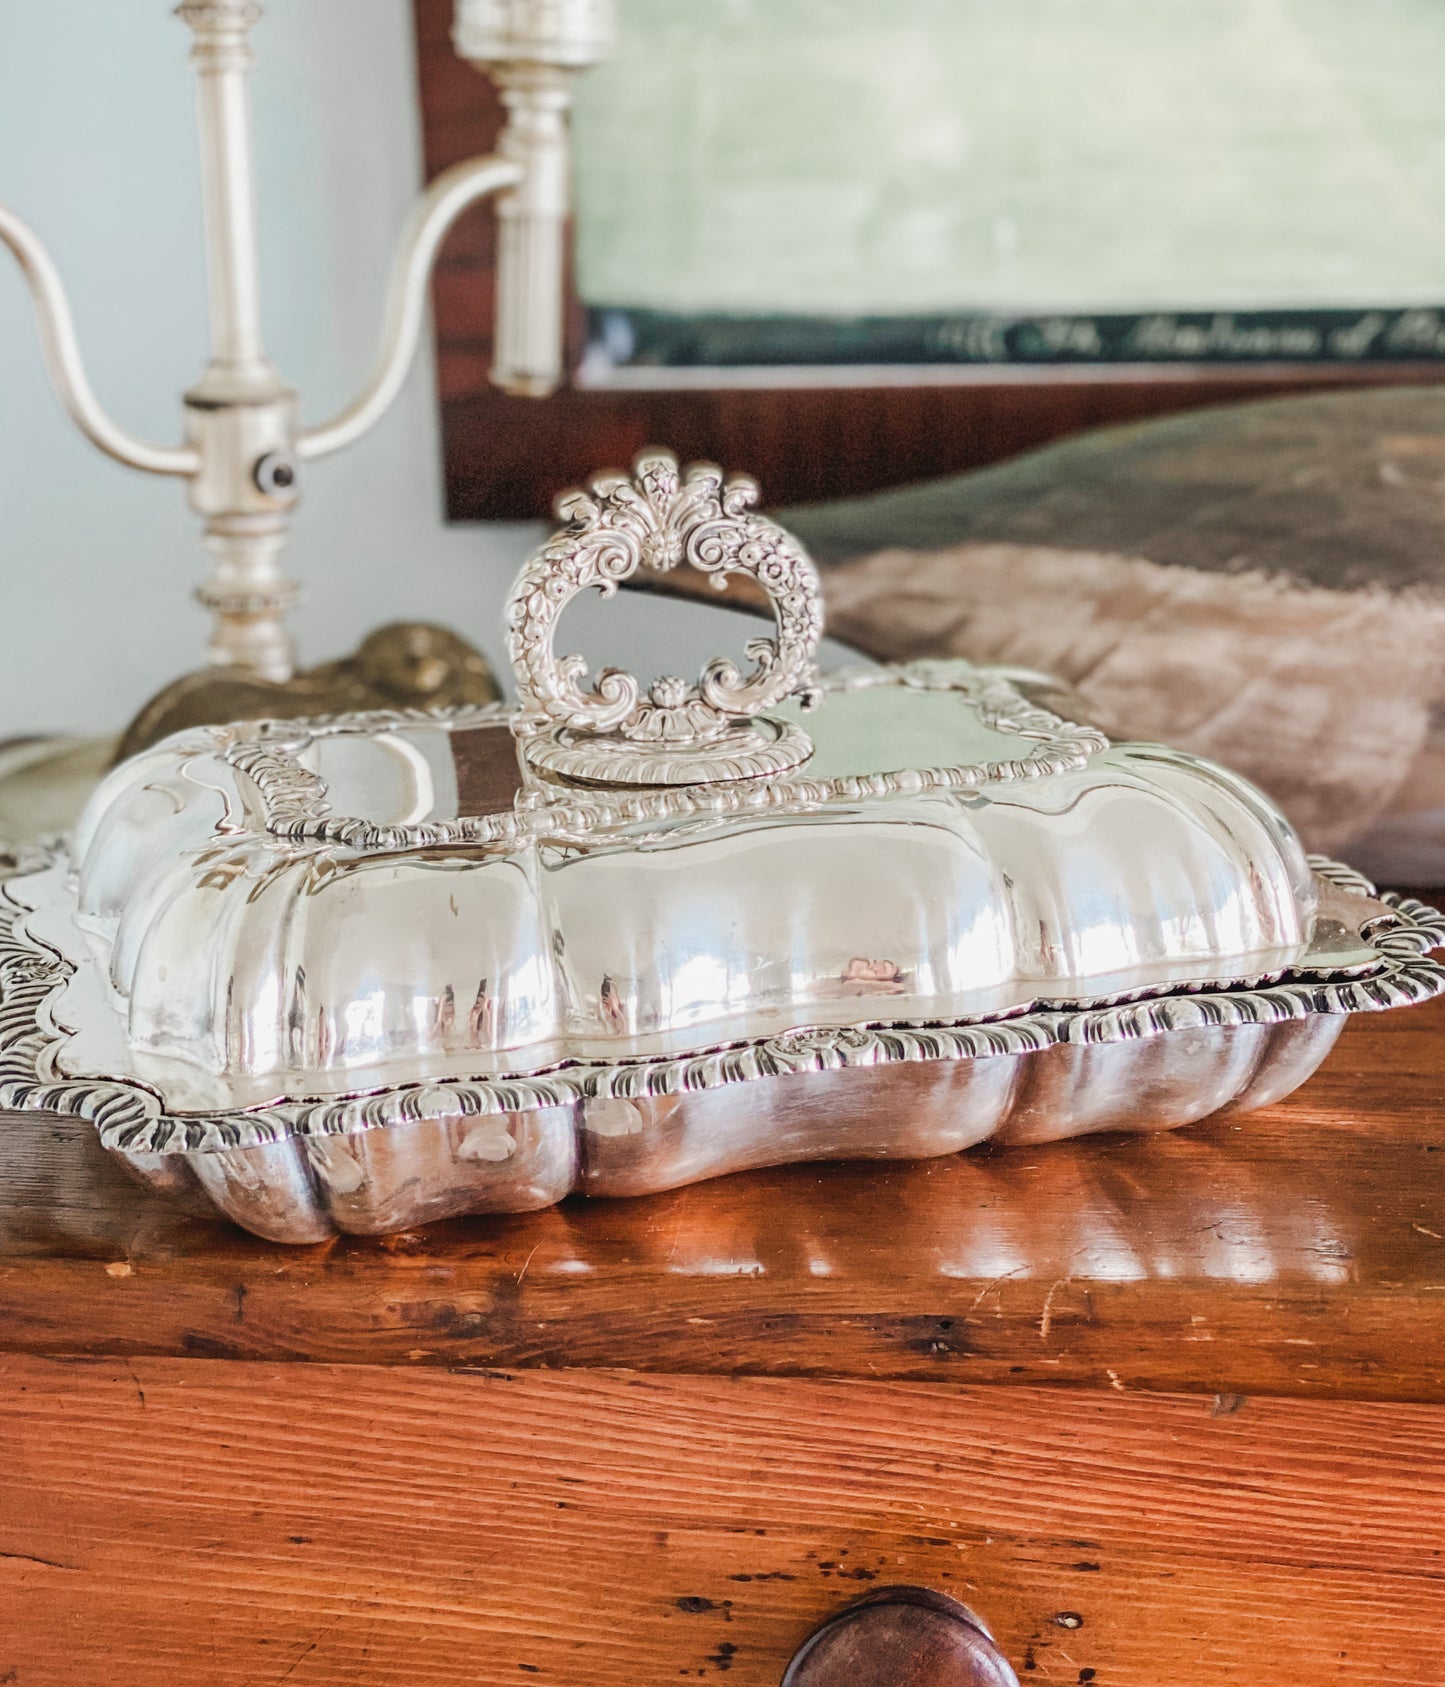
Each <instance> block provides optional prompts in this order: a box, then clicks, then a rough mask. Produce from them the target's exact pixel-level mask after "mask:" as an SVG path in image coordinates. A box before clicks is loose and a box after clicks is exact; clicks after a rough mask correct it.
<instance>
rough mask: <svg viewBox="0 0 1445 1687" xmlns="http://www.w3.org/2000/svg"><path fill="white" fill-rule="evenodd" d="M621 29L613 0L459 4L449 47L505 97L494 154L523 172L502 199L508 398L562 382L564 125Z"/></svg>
mask: <svg viewBox="0 0 1445 1687" xmlns="http://www.w3.org/2000/svg"><path fill="white" fill-rule="evenodd" d="M616 30H617V17H616V7H615V4H614V0H457V6H456V23H455V26H454V28H453V30H452V42H453V45H454V46H455V47H456V50H457V52H458V54H460V56H461V57H462V58H464V59H467V60H468V61H469V62H470V63H472V64H473V65H475V66H476V67H477V69H478V70H482V71H485V72H486V74H487V75H488V76H490V77H491V79H492V80H493V82H495V83H496V85H497V87H498V89H499V90H500V92H501V96H502V104H503V106H504V108H505V110H506V113H507V121H506V125H505V127H504V128H503V130H502V134H501V138H500V139H499V140H498V142H497V150H498V152H499V153H500V155H501V156H502V157H503V158H505V159H507V160H508V161H509V162H510V163H512V164H513V165H515V166H516V167H517V170H518V179H517V182H516V184H515V185H514V186H513V187H511V188H510V189H509V190H508V191H507V192H506V193H504V194H503V195H502V197H501V198H500V199H499V200H498V202H497V217H498V246H497V334H496V344H495V351H494V356H493V363H492V379H493V381H495V382H496V384H497V385H498V386H499V387H501V388H502V389H503V391H505V392H511V393H517V394H520V395H521V396H523V397H527V398H545V397H546V396H547V394H548V393H550V392H552V391H554V390H555V389H556V387H557V386H558V385H559V384H560V382H561V380H562V376H563V373H564V369H563V318H564V312H565V307H564V302H563V298H564V294H563V276H564V273H565V266H566V242H567V221H568V218H569V216H570V215H571V210H572V161H571V155H570V143H569V138H568V125H567V119H568V116H569V113H570V111H571V107H572V94H573V84H574V83H575V81H576V79H577V76H578V74H579V73H580V72H582V71H584V70H587V69H589V68H590V67H591V66H592V65H595V64H597V63H599V62H600V61H601V60H602V59H605V58H606V57H607V56H608V54H609V53H610V52H611V50H612V43H613V39H614V36H615V34H616Z"/></svg>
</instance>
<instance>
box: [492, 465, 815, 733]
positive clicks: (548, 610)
mask: <svg viewBox="0 0 1445 1687" xmlns="http://www.w3.org/2000/svg"><path fill="white" fill-rule="evenodd" d="M757 499H758V488H757V486H756V484H755V483H754V482H753V481H751V480H749V479H747V478H746V477H745V476H737V477H735V478H733V479H731V480H727V481H725V480H724V479H723V475H722V471H721V470H720V469H718V468H715V467H714V466H713V465H712V464H710V463H702V464H692V465H691V466H689V468H688V469H687V470H686V472H685V473H679V471H678V466H677V459H676V458H675V457H673V456H671V455H669V454H668V453H667V452H663V451H654V452H647V453H645V454H644V455H643V456H641V457H639V458H638V459H637V462H636V464H635V466H634V471H633V475H632V478H631V479H629V478H627V477H626V476H624V475H599V476H598V477H597V478H596V479H594V480H593V481H592V483H591V487H590V489H589V491H588V492H571V493H567V494H565V495H564V496H563V497H562V498H560V499H559V500H558V504H557V511H558V514H559V515H560V516H562V517H563V518H564V519H565V520H566V522H567V526H566V527H565V528H564V529H563V530H562V531H561V532H560V533H558V534H556V535H555V536H554V537H553V538H552V539H550V540H549V541H548V542H547V543H546V544H545V545H544V546H543V547H542V548H541V549H540V550H539V551H537V552H535V553H534V554H533V556H532V557H531V558H530V560H529V561H528V562H527V564H526V566H525V567H524V568H523V570H522V572H521V574H520V575H519V576H518V578H517V583H516V585H515V586H514V587H513V589H512V596H511V600H510V602H509V604H508V606H507V650H508V654H509V655H510V657H511V659H512V666H513V669H514V670H515V673H516V682H517V693H518V698H519V700H520V703H521V713H520V715H519V718H518V723H517V724H518V730H519V731H520V732H522V733H523V734H535V733H537V732H539V731H541V730H542V729H543V728H544V727H547V726H551V727H553V728H554V729H556V728H562V727H566V728H570V729H572V730H573V731H575V732H580V733H587V734H600V733H615V734H620V736H621V737H623V738H625V739H628V740H631V741H633V742H635V743H638V744H639V745H644V744H645V745H656V746H663V745H668V746H677V747H685V746H688V745H705V744H708V743H710V742H712V741H714V740H716V739H718V738H720V737H721V736H722V735H723V734H725V733H726V732H728V731H729V729H730V728H731V727H732V726H733V725H734V723H735V722H738V721H745V720H749V719H751V718H753V717H754V716H757V715H759V714H761V713H762V712H763V711H764V710H765V709H768V708H771V707H773V706H774V705H776V704H778V703H781V702H782V701H783V700H784V699H785V698H787V697H791V696H794V695H796V694H800V693H801V694H802V695H803V696H804V697H805V698H808V697H810V696H811V694H812V693H813V691H814V689H815V687H816V685H817V679H818V675H817V668H816V666H815V663H814V655H815V653H816V651H817V646H818V640H819V639H820V638H821V637H822V633H823V611H822V599H821V593H820V590H819V585H818V575H817V571H816V570H815V569H814V567H813V564H812V563H811V562H810V561H809V559H808V557H807V555H806V553H805V552H804V550H803V548H802V547H801V546H800V545H799V544H798V542H797V540H796V539H794V538H792V536H791V535H790V534H788V533H785V532H784V531H783V529H782V528H781V527H779V526H778V525H777V523H776V522H772V521H769V520H768V519H767V518H766V517H765V516H760V515H758V514H756V513H755V512H754V510H753V505H754V504H756V502H757ZM680 562H689V563H691V564H692V566H693V567H694V568H697V569H700V570H701V571H702V572H703V573H704V574H709V575H711V576H712V580H713V584H714V585H715V586H716V587H718V589H719V590H721V589H722V586H723V583H724V580H725V579H726V577H727V576H728V575H729V574H746V575H749V576H750V577H751V578H752V579H754V580H756V581H757V582H758V584H759V585H760V586H761V587H762V588H763V590H764V591H765V592H766V593H767V594H768V597H769V598H770V599H771V600H772V605H773V612H774V614H775V616H776V617H777V638H776V640H773V639H753V640H752V641H751V642H750V643H749V644H748V646H747V654H748V656H749V657H750V658H751V659H752V661H753V662H754V663H755V666H754V668H753V669H752V671H751V672H750V673H748V674H747V675H742V674H740V673H739V672H738V669H737V665H736V664H735V663H734V662H731V661H729V660H727V659H726V658H725V657H718V658H716V659H714V660H713V661H711V662H709V663H708V664H707V666H706V667H705V668H704V669H703V672H702V675H701V676H700V678H699V680H698V682H697V684H696V685H692V686H689V685H687V684H686V683H685V682H684V681H683V680H680V679H676V678H672V677H668V678H664V679H659V680H657V681H655V682H654V683H653V685H652V686H651V688H650V690H649V692H648V695H647V697H646V698H645V699H644V698H642V696H641V688H640V687H639V685H638V683H637V680H636V679H635V678H634V677H633V676H632V675H631V674H629V673H626V672H624V671H623V670H621V669H619V668H604V669H603V670H602V671H601V672H600V673H599V674H598V676H597V682H596V685H595V687H594V688H593V689H592V690H590V691H589V690H584V689H583V684H584V682H585V681H586V678H587V664H586V661H585V660H584V658H583V657H581V656H562V657H558V656H557V655H556V654H555V652H554V650H553V648H552V641H553V637H554V635H555V633H556V629H557V621H558V618H559V617H560V615H561V613H562V611H563V609H565V608H566V606H567V604H568V603H570V602H571V600H572V599H573V598H574V597H575V596H576V595H577V593H578V592H580V591H583V590H584V589H585V588H587V587H588V586H595V587H597V588H598V590H599V591H601V592H602V593H603V595H604V596H607V597H610V596H611V595H612V594H613V593H614V592H615V591H616V590H617V586H618V584H619V582H620V581H623V580H626V579H629V578H630V577H631V576H632V575H633V574H635V573H636V572H637V571H638V569H640V568H648V569H652V570H653V571H654V572H656V573H659V574H661V573H665V572H666V571H667V570H668V569H670V568H675V567H676V566H677V564H678V563H680Z"/></svg>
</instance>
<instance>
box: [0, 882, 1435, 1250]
mask: <svg viewBox="0 0 1445 1687" xmlns="http://www.w3.org/2000/svg"><path fill="white" fill-rule="evenodd" d="M1311 866H1312V868H1313V869H1314V872H1315V874H1316V878H1317V881H1318V885H1319V894H1320V900H1321V905H1322V907H1325V908H1328V910H1329V914H1330V918H1328V919H1327V920H1326V921H1325V922H1323V923H1324V924H1325V925H1326V926H1327V927H1328V928H1329V930H1328V933H1327V934H1326V936H1325V937H1324V938H1323V940H1322V942H1321V943H1320V944H1319V945H1318V946H1317V952H1316V953H1314V954H1310V953H1307V954H1306V955H1305V956H1304V957H1302V964H1301V966H1300V967H1299V968H1298V969H1297V970H1296V971H1295V972H1294V973H1292V974H1290V975H1287V976H1285V977H1282V978H1279V979H1276V980H1273V981H1266V982H1262V983H1257V984H1254V985H1253V986H1249V987H1239V988H1207V989H1186V990H1182V991H1177V992H1174V993H1166V994H1155V995H1147V996H1144V997H1142V998H1141V999H1133V1000H1126V1001H1116V1002H1112V1003H1099V1004H1094V1005H1075V1006H1069V1007H1059V1008H1049V1007H1047V1006H1041V1007H1037V1008H1035V1009H1033V1010H1031V1011H1026V1012H1019V1013H1014V1014H1011V1015H1009V1016H1007V1017H1004V1018H998V1019H993V1020H986V1021H983V1022H978V1023H966V1022H958V1023H954V1024H947V1025H945V1024H939V1023H931V1024H920V1023H913V1024H897V1023H895V1024H888V1023H874V1024H868V1025H850V1026H841V1027H839V1026H833V1027H803V1028H798V1029H794V1030H792V1031H789V1032H786V1033H784V1034H782V1035H780V1036H777V1037H773V1038H770V1039H759V1040H754V1041H752V1042H739V1043H732V1044H728V1045H724V1046H721V1047H714V1048H708V1049H700V1050H695V1051H693V1052H691V1053H689V1054H687V1055H683V1056H677V1057H673V1058H670V1059H666V1060H654V1061H637V1062H634V1063H627V1064H620V1065H619V1064H613V1065H599V1066H595V1067H588V1066H586V1065H584V1064H581V1063H577V1062H571V1063H567V1064H565V1065H564V1066H562V1067H560V1068H558V1069H556V1070H554V1071H551V1072H547V1073H532V1074H529V1075H526V1076H525V1077H523V1076H519V1077H517V1078H515V1079H513V1080H511V1081H507V1080H499V1079H495V1078H493V1079H489V1080H486V1081H484V1082H476V1083H472V1084H464V1083H449V1084H443V1085H432V1086H427V1087H419V1086H412V1087H411V1088H409V1089H403V1090H390V1091H384V1092H374V1093H371V1094H359V1095H339V1096H332V1097H328V1098H327V1099H325V1100H324V1101H322V1100H317V1101H313V1102H298V1101H291V1102H288V1103H286V1104H285V1105H280V1106H272V1107H263V1108H258V1109H255V1110H252V1111H249V1112H247V1113H245V1114H233V1115H230V1116H228V1117H226V1118H216V1117H202V1116H190V1117H172V1118H171V1119H170V1121H169V1122H168V1128H167V1129H166V1130H165V1131H163V1132H161V1133H160V1138H161V1140H164V1141H165V1144H166V1147H165V1149H164V1150H163V1151H157V1150H156V1149H155V1148H153V1147H152V1146H150V1145H151V1144H152V1143H153V1142H154V1141H156V1140H157V1135H158V1133H157V1116H156V1113H155V1110H154V1106H153V1098H148V1097H146V1096H144V1094H143V1092H141V1091H139V1090H138V1088H137V1086H135V1085H134V1084H122V1083H115V1082H108V1081H105V1080H101V1079H84V1078H67V1077H64V1076H62V1075H61V1073H60V1071H59V1067H58V1062H57V1054H58V1051H59V1049H60V1048H61V1045H62V1044H63V1042H64V1040H65V1039H64V1033H63V1032H62V1031H60V1030H59V1029H57V1027H56V1026H55V1024H54V1021H53V1019H52V1018H51V1016H50V1014H49V1011H48V1004H50V1003H51V1002H52V1001H53V999H54V998H55V997H56V996H57V994H58V992H60V991H61V990H62V989H63V987H64V984H65V982H66V980H67V977H68V976H69V974H70V971H71V969H70V967H69V964H68V963H67V962H65V961H64V960H63V959H61V958H60V957H58V956H57V955H56V954H55V953H54V952H53V951H50V950H48V949H46V948H45V947H44V945H43V944H41V943H40V942H39V941H38V940H36V939H35V938H33V937H32V936H30V935H29V934H28V932H27V931H26V928H25V923H24V920H23V917H20V914H19V910H18V909H17V907H16V906H15V904H14V903H10V904H8V907H7V905H6V904H5V902H4V901H3V899H0V1108H40V1109H44V1110H46V1111H52V1112H57V1113H66V1114H79V1115H81V1116H84V1117H87V1118H90V1119H92V1120H93V1121H94V1122H95V1123H96V1125H97V1126H98V1128H99V1131H100V1137H101V1141H102V1143H103V1144H104V1145H105V1146H106V1147H107V1148H108V1149H109V1150H110V1151H111V1152H112V1153H113V1154H115V1155H116V1157H117V1158H118V1159H119V1160H120V1161H121V1162H122V1163H123V1164H124V1165H125V1166H126V1167H127V1168H128V1169H129V1170H130V1171H131V1172H132V1173H133V1174H134V1175H135V1176H137V1177H138V1178H139V1179H140V1180H141V1181H143V1182H144V1183H146V1184H147V1185H149V1186H150V1187H152V1188H153V1189H155V1190H156V1191H157V1192H159V1193H162V1194H166V1195H172V1196H174V1195H180V1194H190V1195H191V1196H193V1197H194V1196H195V1195H196V1194H197V1193H198V1192H199V1193H203V1194H204V1195H205V1196H206V1197H208V1198H209V1200H210V1201H211V1202H212V1203H213V1204H214V1205H215V1206H216V1207H217V1208H218V1209H219V1210H220V1211H221V1212H223V1213H224V1214H225V1215H226V1216H227V1217H229V1218H231V1219H232V1220H234V1221H235V1222H236V1223H237V1224H240V1225H242V1226H243V1227H244V1228H246V1229H247V1230H250V1231H253V1232H254V1233H255V1234H257V1235H260V1236H264V1237H266V1238H268V1239H270V1240H272V1241H278V1242H292V1243H307V1242H318V1241H323V1240H325V1239H327V1238H329V1237H332V1236H335V1235H337V1234H339V1233H348V1234H357V1235H372V1234H387V1233H392V1232H396V1231H399V1230H409V1229H412V1228H415V1227H416V1226H418V1225H422V1224H426V1223H429V1222H432V1221H434V1220H437V1219H442V1218H451V1217H459V1216H464V1215H469V1214H480V1213H505V1212H525V1211H530V1210H532V1209H535V1208H538V1207H545V1206H549V1205H551V1204H552V1203H554V1202H556V1201H559V1200H561V1199H562V1198H563V1197H565V1196H567V1195H570V1194H578V1193H580V1194H587V1195H640V1194H648V1193H653V1192H657V1191H660V1190H664V1189H672V1188H676V1187H678V1186H680V1185H683V1184H687V1183H692V1182H697V1181H699V1180H701V1179H704V1178H709V1177H715V1176H719V1175H721V1174H723V1173H727V1172H733V1171H742V1170H746V1169H749V1168H755V1167H761V1166H772V1165H779V1164H784V1163H787V1162H790V1161H799V1160H858V1159H905V1160H906V1159H926V1158H930V1157H933V1156H937V1155H942V1154H952V1153H956V1152H958V1151H960V1150H962V1149H966V1148H970V1147H973V1146H975V1145H976V1144H978V1143H981V1142H985V1141H991V1142H994V1143H996V1144H1000V1145H1004V1144H1024V1143H1028V1144H1037V1143H1044V1142H1052V1141H1056V1140H1060V1139H1062V1138H1066V1137H1071V1136H1081V1135H1084V1134H1087V1133H1090V1132H1096V1131H1130V1132H1135V1131H1151V1130H1168V1129H1173V1128H1176V1127H1178V1126H1181V1125H1187V1124H1192V1123H1194V1122H1196V1121H1197V1120H1200V1119H1203V1118H1207V1117H1209V1116H1211V1115H1213V1114H1217V1113H1220V1112H1221V1111H1232V1112H1239V1111H1244V1110H1246V1109H1249V1108H1254V1107H1263V1106H1267V1105H1269V1104H1270V1103H1271V1102H1275V1101H1278V1100H1280V1099H1281V1098H1282V1097H1284V1096H1286V1095H1288V1094H1289V1093H1290V1092H1291V1091H1292V1090H1294V1089H1296V1088H1297V1087H1298V1086H1299V1085H1300V1084H1302V1083H1303V1082H1304V1081H1305V1080H1306V1079H1307V1078H1308V1077H1310V1076H1311V1074H1312V1073H1313V1072H1314V1071H1315V1070H1316V1068H1317V1067H1318V1066H1319V1065H1320V1063H1321V1062H1322V1061H1323V1060H1324V1058H1325V1056H1326V1055H1327V1054H1328V1053H1329V1051H1330V1049H1331V1047H1332V1046H1333V1044H1334V1042H1335V1039H1336V1038H1337V1037H1338V1036H1339V1034H1340V1032H1341V1030H1342V1029H1343V1028H1344V1024H1345V1020H1346V1018H1347V1016H1348V1015H1349V1014H1350V1013H1354V1012H1369V1011H1376V1010H1380V1009H1386V1008H1393V1007H1399V1006H1406V1005H1409V1004H1410V1003H1413V1002H1418V1001H1423V1000H1426V999H1427V998H1429V997H1431V996H1434V995H1437V994H1439V993H1440V992H1441V991H1442V989H1445V968H1442V967H1441V966H1440V965H1439V964H1438V963H1436V962H1434V961H1432V960H1429V959H1427V958H1426V957H1427V954H1428V952H1429V951H1430V950H1432V949H1436V948H1440V947H1445V916H1442V915H1441V914H1439V913H1438V912H1437V911H1436V910H1434V909H1432V908H1429V907H1427V906H1426V905H1425V904H1423V903H1421V902H1418V901H1415V900H1414V899H1412V898H1406V897H1398V896H1393V895H1389V894H1387V895H1385V896H1382V897H1376V896H1375V895H1374V891H1373V887H1372V886H1370V885H1369V884H1368V883H1367V882H1366V881H1365V880H1363V879H1361V878H1360V876H1359V875H1358V874H1355V873H1353V872H1352V871H1351V870H1350V869H1349V868H1346V867H1341V866H1339V865H1337V864H1335V863H1332V862H1327V861H1323V860H1320V859H1318V858H1316V859H1314V860H1313V861H1312V862H1311ZM1342 933H1343V934H1345V935H1346V936H1347V937H1348V938H1349V939H1353V940H1354V941H1355V942H1357V943H1360V944H1362V945H1363V946H1364V947H1365V948H1366V949H1367V950H1368V951H1369V952H1370V954H1371V955H1372V956H1373V959H1372V960H1371V961H1369V962H1368V963H1365V964H1361V963H1360V961H1359V960H1358V958H1357V957H1358V951H1355V952H1354V953H1353V954H1352V958H1351V964H1350V965H1349V966H1348V968H1347V969H1343V970H1340V969H1334V968H1331V967H1330V966H1329V965H1328V964H1327V963H1328V962H1329V961H1330V960H1331V959H1332V957H1333V956H1334V954H1335V953H1336V952H1337V951H1339V950H1340V948H1341V947H1342V944H1341V936H1342ZM1344 946H1345V947H1348V943H1346V944H1345V945H1344ZM1311 959H1316V960H1318V961H1319V962H1321V963H1322V964H1321V965H1320V966H1319V967H1318V968H1311V967H1310V966H1309V965H1308V962H1309V961H1310V960H1311ZM148 1102H149V1103H150V1104H149V1105H147V1103H148ZM135 1144H143V1145H144V1146H135ZM193 1144H196V1146H193Z"/></svg>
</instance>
